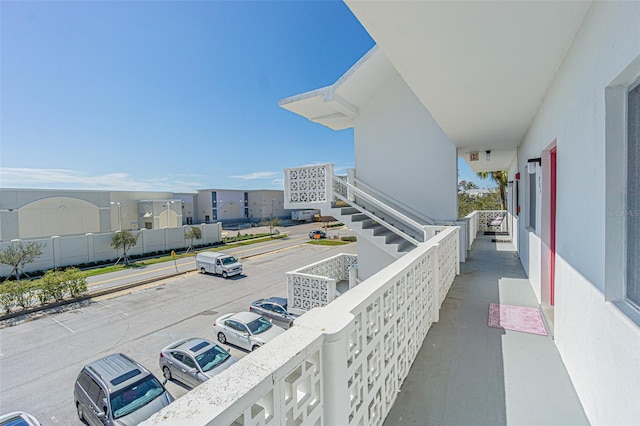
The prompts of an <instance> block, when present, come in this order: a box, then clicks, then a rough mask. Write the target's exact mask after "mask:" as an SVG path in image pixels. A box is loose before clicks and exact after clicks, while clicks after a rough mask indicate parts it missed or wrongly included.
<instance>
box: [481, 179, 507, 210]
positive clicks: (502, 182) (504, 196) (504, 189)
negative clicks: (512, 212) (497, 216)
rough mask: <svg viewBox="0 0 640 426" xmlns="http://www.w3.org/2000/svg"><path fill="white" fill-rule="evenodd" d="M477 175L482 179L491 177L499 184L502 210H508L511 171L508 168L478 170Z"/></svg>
mask: <svg viewBox="0 0 640 426" xmlns="http://www.w3.org/2000/svg"><path fill="white" fill-rule="evenodd" d="M477 175H478V177H481V178H482V179H486V178H490V179H491V180H492V181H493V182H495V183H496V184H497V185H498V193H499V194H500V210H506V209H507V185H508V181H509V173H508V172H507V171H506V170H498V171H493V172H478V173H477Z"/></svg>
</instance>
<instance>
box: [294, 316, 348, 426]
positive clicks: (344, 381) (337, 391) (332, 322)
mask: <svg viewBox="0 0 640 426" xmlns="http://www.w3.org/2000/svg"><path fill="white" fill-rule="evenodd" d="M354 326H355V324H354V317H353V315H352V314H350V313H349V312H345V311H344V310H341V309H332V308H331V307H323V308H315V309H312V310H310V311H309V312H307V313H306V314H304V315H303V316H301V317H300V318H298V319H297V320H296V325H295V327H306V328H310V329H312V330H320V331H322V332H323V333H325V338H324V345H323V347H322V358H321V359H322V360H321V365H322V384H323V386H322V401H323V403H324V409H323V413H324V424H325V425H328V426H341V425H348V424H349V404H350V401H351V398H350V395H349V385H348V381H349V371H348V369H347V353H348V349H349V339H348V337H349V333H350V332H351V330H353V327H354Z"/></svg>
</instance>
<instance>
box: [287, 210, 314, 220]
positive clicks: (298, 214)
mask: <svg viewBox="0 0 640 426" xmlns="http://www.w3.org/2000/svg"><path fill="white" fill-rule="evenodd" d="M317 214H320V210H294V211H292V212H291V220H296V221H298V222H310V221H312V220H313V217H314V216H315V215H317Z"/></svg>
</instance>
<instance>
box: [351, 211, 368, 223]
mask: <svg viewBox="0 0 640 426" xmlns="http://www.w3.org/2000/svg"><path fill="white" fill-rule="evenodd" d="M367 219H369V216H367V215H366V214H364V213H358V214H354V215H351V222H362V221H364V220H367ZM369 220H371V219H369Z"/></svg>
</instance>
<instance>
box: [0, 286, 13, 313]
mask: <svg viewBox="0 0 640 426" xmlns="http://www.w3.org/2000/svg"><path fill="white" fill-rule="evenodd" d="M14 284H15V281H5V282H3V283H2V284H0V305H2V309H4V312H5V313H7V314H9V313H11V309H12V308H13V307H14V306H15V305H16V302H15V289H14Z"/></svg>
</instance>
